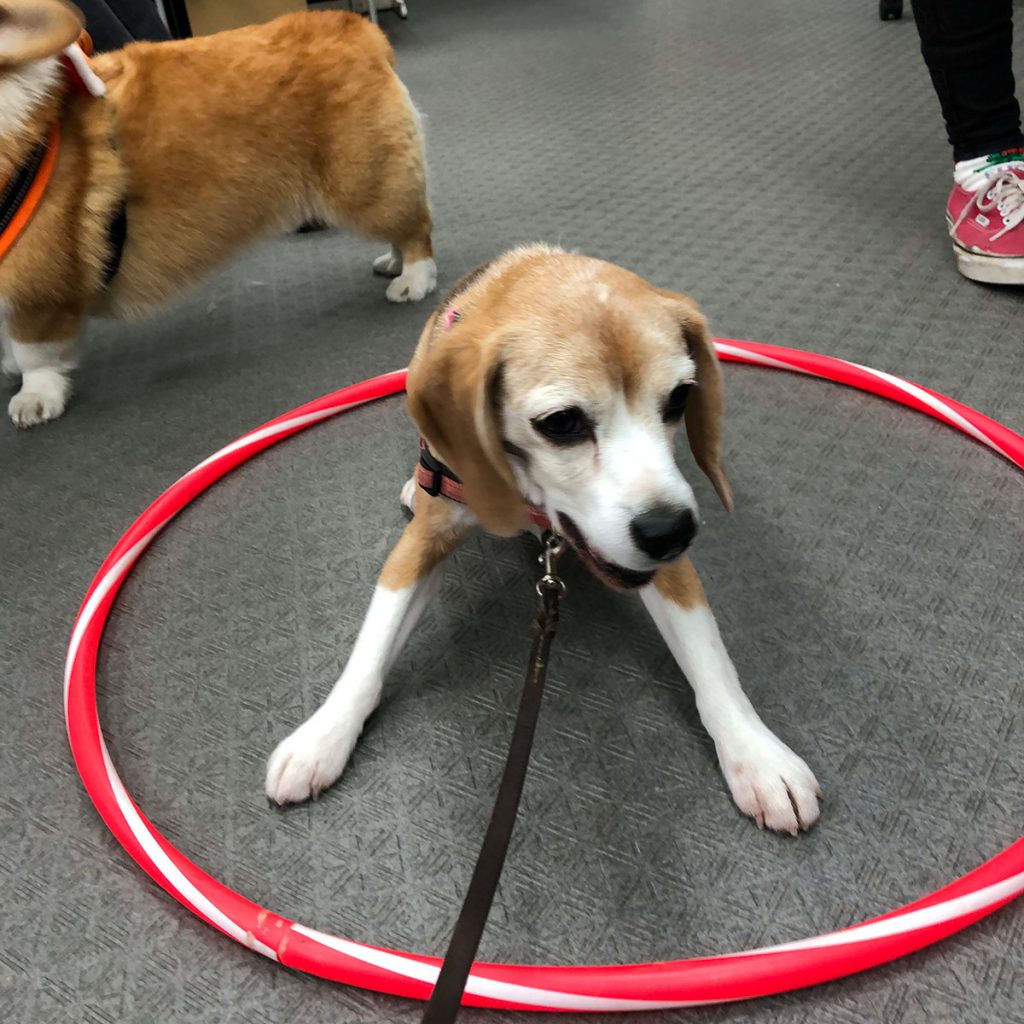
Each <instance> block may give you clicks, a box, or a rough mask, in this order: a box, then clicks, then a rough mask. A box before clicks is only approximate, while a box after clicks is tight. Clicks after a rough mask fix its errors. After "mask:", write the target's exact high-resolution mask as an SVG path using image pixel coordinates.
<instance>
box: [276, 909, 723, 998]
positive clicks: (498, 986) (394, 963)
mask: <svg viewBox="0 0 1024 1024" xmlns="http://www.w3.org/2000/svg"><path fill="white" fill-rule="evenodd" d="M292 931H293V932H298V933H299V934H300V935H305V936H306V938H309V939H313V940H314V941H316V942H319V943H320V944H321V945H322V946H327V947H328V948H329V949H335V950H337V951H338V952H339V953H344V954H345V956H350V957H352V958H353V959H355V960H361V961H362V962H363V963H367V964H373V966H374V967H380V968H382V969H383V970H385V971H390V972H391V973H392V974H398V975H401V976H402V977H403V978H412V979H414V980H415V981H422V982H426V983H427V984H428V985H433V984H434V983H435V982H436V981H437V976H438V974H440V968H439V967H435V966H434V965H433V964H425V963H421V962H420V961H419V960H414V959H412V958H411V957H405V956H402V955H400V954H398V953H390V952H388V951H387V950H383V949H373V948H372V947H370V946H364V945H362V944H360V943H358V942H351V941H350V940H348V939H339V938H338V937H337V936H334V935H327V934H326V933H324V932H318V931H316V930H315V929H313V928H307V927H306V926H305V925H301V924H293V925H292ZM466 991H467V992H469V993H471V994H472V995H475V996H485V997H487V998H490V999H500V1000H503V1001H505V1002H510V1003H524V1004H526V1005H528V1006H536V1007H541V1008H545V1009H551V1010H608V1011H611V1012H614V1011H616V1010H667V1009H671V1008H673V1007H680V1006H707V1005H708V1002H707V1001H706V1000H700V1001H695V1002H679V1000H654V999H612V998H610V997H606V996H588V995H583V994H582V993H578V992H559V991H555V990H553V989H547V988H534V987H532V986H530V985H517V984H515V983H513V982H508V981H495V980H494V979H492V978H481V977H479V976H477V975H475V974H470V976H469V979H468V981H467V982H466ZM718 1001H719V1000H715V1002H718Z"/></svg>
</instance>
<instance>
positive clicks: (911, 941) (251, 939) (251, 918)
mask: <svg viewBox="0 0 1024 1024" xmlns="http://www.w3.org/2000/svg"><path fill="white" fill-rule="evenodd" d="M715 347H716V349H717V352H718V356H719V358H720V359H722V360H726V361H730V362H739V363H748V364H753V365H758V366H766V367H772V368H775V369H780V370H790V371H795V372H797V373H804V374H809V375H810V376H813V377H820V378H823V379H825V380H830V381H834V382H835V383H838V384H846V385H849V386H850V387H854V388H859V389H860V390H862V391H869V392H871V393H873V394H876V395H880V396H882V397H883V398H887V399H889V400H890V401H894V402H899V403H901V404H903V405H907V406H910V408H912V409H916V410H917V411H919V412H923V413H927V414H928V415H929V416H933V417H935V418H936V419H938V420H941V421H942V422H943V423H946V424H948V425H949V426H951V427H955V428H956V429H957V430H960V431H962V432H963V433H965V434H968V435H969V436H970V437H973V438H974V439H975V440H977V441H980V442H981V443H982V444H984V445H987V446H988V447H989V448H991V449H993V450H994V451H996V452H998V453H999V454H1000V455H1002V456H1003V457H1004V458H1006V459H1008V460H1009V461H1010V462H1011V463H1013V465H1015V466H1017V467H1018V468H1019V469H1024V437H1022V436H1021V435H1020V434H1017V433H1015V432H1014V431H1012V430H1010V429H1008V428H1007V427H1005V426H1003V425H1002V424H1000V423H997V422H996V421H995V420H992V419H990V418H989V417H987V416H984V415H982V414H981V413H979V412H976V411H975V410H974V409H971V408H970V407H968V406H966V405H962V404H961V403H959V402H956V401H954V400H952V399H950V398H947V397H945V396H944V395H941V394H939V393H937V392H935V391H930V390H929V389H928V388H924V387H921V386H920V385H917V384H912V383H910V382H909V381H905V380H901V379H900V378H898V377H894V376H892V375H890V374H888V373H883V372H882V371H880V370H873V369H870V368H869V367H866V366H860V365H858V364H856V363H849V362H846V361H844V360H842V359H835V358H832V357H830V356H823V355H816V354H814V353H810V352H802V351H800V350H798V349H791V348H782V347H779V346H775V345H761V344H757V343H754V342H747V341H731V340H718V341H716V342H715ZM404 387H405V371H404V370H399V371H395V372H393V373H388V374H384V375H383V376H381V377H375V378H373V379H372V380H367V381H363V382H362V383H360V384H353V385H351V386H350V387H346V388H342V389H341V390H340V391H336V392H334V393H333V394H330V395H326V396H324V397H323V398H320V399H317V400H316V401H315V402H310V403H309V404H308V405H304V406H301V407H300V408H298V409H295V410H293V411H292V412H289V413H285V414H284V415H283V416H278V417H277V418H276V419H273V420H271V421H270V422H269V423H267V424H265V425H264V426H262V427H259V428H257V429H256V430H253V431H250V432H249V433H248V434H245V435H244V436H243V437H241V438H239V439H238V440H237V441H234V442H232V443H231V444H229V445H227V446H226V447H224V448H222V449H221V450H220V451H219V452H217V453H216V454H215V455H212V456H210V458H208V459H206V460H205V461H204V462H202V463H200V464H199V465H198V466H196V468H195V469H193V470H192V471H191V472H189V473H186V474H185V475H184V476H183V477H182V478H181V479H180V480H178V482H177V483H175V484H174V485H173V486H171V487H170V488H168V489H167V490H166V491H165V492H164V493H163V494H162V495H161V496H160V497H159V498H158V499H157V500H156V501H155V502H153V504H152V505H150V507H149V508H148V509H146V511H145V512H143V513H142V515H141V516H139V518H138V519H137V520H136V521H135V522H134V523H133V524H132V526H131V527H130V529H129V530H128V531H127V533H125V535H124V536H123V537H122V538H121V539H120V541H118V543H117V545H116V546H115V547H114V549H113V551H111V552H110V554H109V555H108V556H107V559H106V561H105V562H104V563H103V565H102V567H101V568H100V570H99V572H98V573H97V574H96V577H95V579H94V580H93V582H92V585H91V586H90V587H89V590H88V593H87V594H86V597H85V600H84V602H83V603H82V607H81V609H80V610H79V613H78V617H77V619H76V621H75V625H74V630H73V633H72V636H71V642H70V646H69V649H68V655H67V662H66V670H65V715H66V718H67V727H68V736H69V739H70V742H71V750H72V753H73V755H74V759H75V764H76V765H77V767H78V771H79V773H80V774H81V776H82V781H83V782H84V783H85V788H86V789H87V790H88V792H89V796H90V797H91V798H92V801H93V803H94V804H95V805H96V808H97V810H98V811H99V812H100V815H101V816H102V818H103V820H104V821H105V822H106V824H107V826H108V827H109V829H110V830H111V832H113V834H114V835H115V836H116V837H117V840H118V841H119V842H120V843H121V845H122V846H123V847H124V848H125V849H126V850H127V851H128V853H129V854H130V855H131V856H132V857H133V858H134V860H135V861H136V862H137V863H138V864H139V865H140V866H141V867H142V869H143V870H144V871H145V872H146V873H147V874H148V875H149V876H150V877H151V878H152V879H153V880H154V881H155V882H157V884H159V885H161V886H162V887H163V888H164V889H166V890H167V892H168V893H170V895H171V896H173V897H174V898H175V899H176V900H178V901H179V902H180V903H182V904H183V905H184V906H186V907H187V908H188V909H189V910H191V911H192V912H193V913H194V914H197V915H198V916H199V917H201V918H202V919H203V920H204V921H206V922H207V923H208V924H210V925H212V926H213V927H214V928H218V929H219V930H220V931H222V932H224V934H226V935H228V936H230V937H231V938H233V939H234V940H235V941H237V942H240V943H242V944H244V945H246V946H248V947H249V948H251V949H254V950H256V951H257V952H259V953H262V954H263V955H264V956H266V957H268V958H270V959H271V960H276V961H278V962H280V963H282V964H284V965H286V966H287V967H291V968H293V969H295V970H300V971H306V972H308V973H310V974H315V975H318V976H320V977H322V978H328V979H330V980H332V981H339V982H344V983H345V984H348V985H356V986H359V987H362V988H368V989H375V990H377V991H379V992H387V993H392V994H394V995H400V996H408V997H410V998H413V999H427V998H428V997H429V995H430V992H431V988H432V985H433V983H434V980H435V979H436V977H437V972H438V969H439V966H440V962H441V961H440V959H439V958H438V957H430V956H421V955H418V954H414V953H405V952H400V951H395V950H387V949H381V948H378V947H375V946H368V945H365V944H363V943H360V942H355V941H353V940H349V939H342V938H337V937H335V936H331V935H326V934H323V933H321V932H318V931H316V930H314V929H312V928H307V927H305V926H304V925H301V924H297V923H295V922H294V921H290V920H288V919H287V918H283V917H281V916H279V915H278V914H275V913H273V912H272V911H270V910H267V909H266V908H264V907H261V906H258V905H257V904H255V903H253V902H251V901H250V900H248V899H246V898H245V897H244V896H241V895H239V894H238V893H236V892H234V891H232V890H231V889H229V888H227V887H226V886H224V885H222V884H221V883H220V882H218V881H217V880H216V879H215V878H211V877H210V875H208V874H206V872H204V871H203V870H202V869H201V868H199V867H197V866H196V865H195V864H193V863H192V862H191V861H190V860H189V859H188V858H187V857H185V856H184V855H183V854H182V853H180V852H179V851H178V850H177V849H176V848H175V847H174V846H172V845H171V843H169V842H168V841H167V840H166V839H165V838H164V837H163V836H162V835H161V834H160V833H159V832H158V831H157V829H156V828H155V827H154V826H153V825H152V823H150V822H149V821H148V820H147V819H146V817H145V816H144V815H143V813H142V812H141V811H140V810H139V808H138V807H137V806H136V805H135V803H134V801H133V800H132V798H131V796H130V795H129V794H128V793H127V791H126V790H125V788H124V785H123V783H122V782H121V779H120V778H119V777H118V774H117V771H116V769H115V768H114V765H113V763H112V762H111V760H110V756H109V754H108V752H107V748H106V745H105V743H104V741H103V737H102V734H101V729H100V721H99V714H98V710H97V706H96V660H97V654H98V651H99V646H100V642H101V640H102V638H103V628H104V625H105V624H106V620H107V616H108V614H109V612H110V607H111V605H112V603H113V601H114V599H115V597H116V596H117V592H118V590H119V588H120V586H121V584H122V583H123V582H124V579H125V577H126V576H127V574H128V573H129V572H130V570H131V568H132V566H133V565H134V564H135V562H136V560H137V559H138V558H139V556H140V555H141V554H142V552H143V551H145V549H146V547H147V546H148V545H149V543H150V542H151V541H152V540H153V538H154V537H155V536H156V535H157V534H158V533H159V532H160V531H161V530H162V529H163V528H164V527H165V526H166V525H167V524H168V523H169V522H170V521H171V519H173V518H174V516H175V515H176V514H177V513H178V512H180V511H181V509H182V508H184V507H185V506H186V505H187V504H188V503H189V502H190V501H192V499H193V498H195V497H196V495H198V494H200V493H202V492H203V491H205V490H206V489H207V488H208V487H210V486H212V485H213V484H214V483H216V481H217V480H219V479H220V478H221V477H222V476H224V475H225V474H226V473H229V472H230V471H231V470H232V469H234V468H235V467H236V466H238V465H239V464H240V463H242V462H245V461H247V460H248V459H251V458H252V457H253V456H254V455H256V454H257V453H258V452H261V451H263V449H264V448H268V447H270V446H271V445H273V444H277V443H278V442H279V441H281V440H283V439H284V438H286V437H289V436H290V435H292V434H294V433H296V432H297V431H300V430H304V429H305V428H306V427H309V426H312V425H313V424H314V423H318V422H320V421H321V420H325V419H327V418H329V417H331V416H335V415H337V414H339V413H342V412H345V411H347V410H349V409H353V408H355V407H356V406H358V405H362V404H364V403H366V402H371V401H374V400H375V399H378V398H383V397H386V396H388V395H394V394H397V393H398V392H400V391H402V390H403V389H404ZM1022 891H1024V837H1022V838H1021V839H1018V840H1017V841H1016V842H1014V843H1012V844H1011V845H1010V846H1008V847H1007V848H1006V849H1005V850H1003V851H1002V852H1001V853H999V854H997V855H996V856H995V857H993V858H992V859H991V860H989V861H986V862H985V863H984V864H982V865H981V866H980V867H977V868H975V869H974V870H973V871H971V872H969V873H968V874H966V875H964V876H963V877H962V878H959V879H957V880H956V881H954V882H952V883H951V884H949V885H947V886H945V887H944V888H942V889H938V890H936V891H935V892H933V893H931V894H929V895H928V896H925V897H923V898H922V899H919V900H917V901H916V902H914V903H910V904H907V905H906V906H904V907H901V908H899V909H897V910H893V911H892V912H890V913H888V914H884V915H882V916H881V917H876V918H873V919H872V920H870V921H865V922H864V923H862V924H859V925H855V926H853V927H850V928H846V929H843V930H842V931H838V932H832V933H829V934H826V935H819V936H816V937H814V938H810V939H804V940H801V941H798V942H789V943H784V944H782V945H777V946H770V947H766V948H762V949H754V950H747V951H745V952H740V953H732V954H727V955H723V956H710V957H701V958H698V959H691V960H675V961H666V962H662V963H648V964H626V965H608V966H588V967H561V966H529V965H518V964H492V963H477V964H475V965H474V967H473V971H472V973H471V974H470V978H469V984H468V985H467V988H466V994H465V996H464V998H463V1002H464V1003H465V1004H467V1005H472V1006H484V1007H493V1008H501V1009H517V1010H548V1011H551V1010H574V1011H622V1010H651V1009H660V1008H667V1007H681V1006H695V1005H704V1004H708V1003H716V1002H727V1001H732V1000H738V999H750V998H753V997H756V996H765V995H771V994H773V993H778V992H784V991H788V990H791V989H796V988H801V987H804V986H807V985H815V984H817V983H819V982H823V981H829V980H831V979H833V978H840V977H843V976H844V975H848V974H854V973H855V972H857V971H863V970H866V969H867V968H869V967H874V966H875V965H877V964H882V963H885V962H887V961H889V960H894V959H896V958H897V957H900V956H903V955H905V954H907V953H910V952H913V951H914V950H917V949H920V948H922V947H923V946H928V945H930V944H931V943H934V942H938V941H939V940H940V939H943V938H945V937H946V936H947V935H951V934H952V933H954V932H957V931H960V930H961V929H962V928H966V927H967V926H968V925H970V924H972V923H973V922H974V921H977V920H978V919H979V918H982V917H985V916H986V915H987V914H990V913H992V912H993V911H994V910H996V909H997V908H999V907H1001V906H1003V904H1005V903H1008V902H1010V901H1011V900H1013V899H1014V898H1016V897H1017V896H1019V895H1020V894H1021V892H1022Z"/></svg>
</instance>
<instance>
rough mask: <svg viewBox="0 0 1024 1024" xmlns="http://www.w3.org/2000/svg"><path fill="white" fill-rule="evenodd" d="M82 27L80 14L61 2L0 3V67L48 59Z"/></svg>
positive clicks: (15, 0) (13, 0)
mask: <svg viewBox="0 0 1024 1024" xmlns="http://www.w3.org/2000/svg"><path fill="white" fill-rule="evenodd" d="M84 27H85V19H84V18H83V17H82V12H81V11H80V10H79V9H78V8H77V7H75V6H74V4H70V3H65V2H64V0H0V67H3V66H5V65H6V66H11V65H18V64H27V63H29V62H30V61H35V60H41V59H43V58H44V57H52V56H54V55H55V54H58V53H60V52H61V50H63V49H64V47H66V46H70V45H71V44H72V43H73V42H74V41H75V40H76V39H77V38H78V37H79V35H80V34H81V32H82V29H83V28H84Z"/></svg>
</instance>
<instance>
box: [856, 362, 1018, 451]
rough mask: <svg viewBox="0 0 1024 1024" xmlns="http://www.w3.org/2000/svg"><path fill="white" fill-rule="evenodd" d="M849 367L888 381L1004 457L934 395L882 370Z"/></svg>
mask: <svg viewBox="0 0 1024 1024" xmlns="http://www.w3.org/2000/svg"><path fill="white" fill-rule="evenodd" d="M850 365H851V366H856V367H857V369H858V370H864V371H865V372H866V373H870V374H871V375H872V376H873V377H881V379H882V380H884V381H888V382H889V383H890V384H892V385H893V387H897V388H899V389H900V391H905V392H906V393H907V394H908V395H913V396H914V398H916V399H917V400H918V401H919V402H924V404H925V405H927V406H929V407H930V408H932V409H934V410H935V411H936V412H939V413H941V414H942V415H943V416H944V417H946V418H947V419H949V420H951V421H952V422H953V423H955V424H956V425H957V426H958V427H959V428H960V429H961V430H962V431H963V432H964V433H965V434H970V435H971V437H973V438H975V440H978V441H980V442H981V443H982V444H984V445H988V447H989V448H991V449H993V451H997V452H999V454H1000V455H1006V454H1007V453H1006V452H1005V451H1003V449H1002V448H1000V447H999V445H997V444H996V443H995V441H993V440H992V439H991V438H990V437H987V436H986V435H985V434H983V433H982V432H981V431H980V430H979V429H978V428H977V427H976V426H975V425H974V424H973V423H971V421H970V420H967V419H964V417H963V416H961V415H960V413H958V412H956V411H955V410H953V409H951V408H950V407H949V406H948V405H946V403H945V402H943V401H940V400H939V399H938V398H936V397H935V396H934V395H930V394H929V393H928V392H927V391H925V390H924V389H923V388H920V387H918V386H917V385H916V384H911V383H910V381H909V380H904V379H903V378H902V377H894V376H893V375H892V374H891V373H886V372H885V371H884V370H876V369H874V368H873V367H870V366H861V364H860V363H851V364H850Z"/></svg>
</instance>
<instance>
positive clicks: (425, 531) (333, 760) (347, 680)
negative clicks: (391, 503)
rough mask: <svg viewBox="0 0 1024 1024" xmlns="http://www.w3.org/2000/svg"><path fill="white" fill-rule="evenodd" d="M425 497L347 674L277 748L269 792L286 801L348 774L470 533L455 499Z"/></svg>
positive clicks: (383, 580) (388, 567)
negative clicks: (391, 672) (456, 518)
mask: <svg viewBox="0 0 1024 1024" xmlns="http://www.w3.org/2000/svg"><path fill="white" fill-rule="evenodd" d="M422 497H423V499H424V500H423V501H420V496H417V504H418V506H419V507H418V509H417V515H416V517H415V518H414V519H413V520H412V522H411V523H409V525H408V526H407V527H406V528H405V533H403V534H402V537H401V539H400V540H399V542H398V544H397V545H396V546H395V549H394V550H393V551H392V552H391V555H390V557H389V558H388V560H387V563H386V564H385V566H384V570H383V572H382V573H381V576H380V580H379V581H378V583H377V588H376V589H375V590H374V593H373V599H372V600H371V601H370V607H369V610H368V611H367V613H366V618H365V620H364V621H363V625H362V627H361V628H360V630H359V636H358V637H357V638H356V642H355V646H354V647H353V648H352V654H351V655H350V657H349V660H348V664H347V665H346V666H345V670H344V671H343V672H342V674H341V678H339V679H338V681H337V682H336V683H335V684H334V687H333V688H332V689H331V692H330V693H329V694H328V695H327V699H326V700H325V701H324V702H323V704H322V705H321V706H320V707H319V708H318V709H317V710H316V711H315V712H314V713H313V714H312V715H311V716H310V717H309V718H308V719H307V720H306V721H305V722H303V723H302V725H300V726H299V727H298V729H296V730H295V731H294V732H293V733H292V734H291V735H290V736H288V737H287V738H286V739H284V740H282V741H281V743H279V744H278V746H277V749H276V750H275V751H274V752H273V753H272V754H271V755H270V759H269V761H268V762H267V775H266V791H267V796H269V797H270V799H271V800H274V801H276V802H277V803H279V804H284V803H296V802H299V801H302V800H308V799H309V798H310V797H315V796H316V795H317V794H318V793H320V792H321V790H324V789H326V788H327V787H328V786H330V785H331V784H332V783H333V782H334V781H335V780H336V779H337V778H338V777H339V776H340V775H341V773H342V771H343V770H344V768H345V764H346V763H347V762H348V759H349V756H350V755H351V753H352V750H353V748H354V747H355V745H356V740H357V739H358V738H359V734H360V733H361V732H362V730H363V724H364V723H365V722H366V719H367V718H368V717H369V715H370V713H371V712H372V711H373V709H374V708H375V707H376V706H377V703H378V701H379V700H380V693H381V687H382V686H383V684H384V675H385V673H386V672H387V671H388V669H389V668H390V667H391V665H392V664H393V662H394V660H395V658H397V657H398V654H399V652H400V651H401V649H402V647H403V645H404V644H405V642H406V640H407V639H408V638H409V635H410V634H411V633H412V631H413V629H414V628H415V626H416V623H417V621H418V620H419V618H420V616H421V615H422V614H423V611H424V610H425V609H426V607H427V605H429V603H430V601H431V600H432V598H433V596H434V594H435V593H436V590H437V586H438V584H439V582H440V578H441V568H440V563H441V562H442V561H443V560H444V558H445V557H446V556H447V555H448V554H449V553H450V552H451V551H452V550H453V549H454V548H455V547H456V546H457V545H458V543H459V542H460V541H461V540H462V538H463V537H464V536H465V533H466V528H465V527H464V526H461V525H460V524H458V523H453V522H452V517H451V516H450V514H449V512H448V510H447V509H446V508H445V507H444V506H445V505H450V504H451V503H450V502H447V501H446V500H445V499H440V501H441V502H442V503H443V504H442V505H437V504H436V500H435V501H431V500H430V499H429V498H427V496H426V495H423V496H422ZM424 506H426V508H424Z"/></svg>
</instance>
